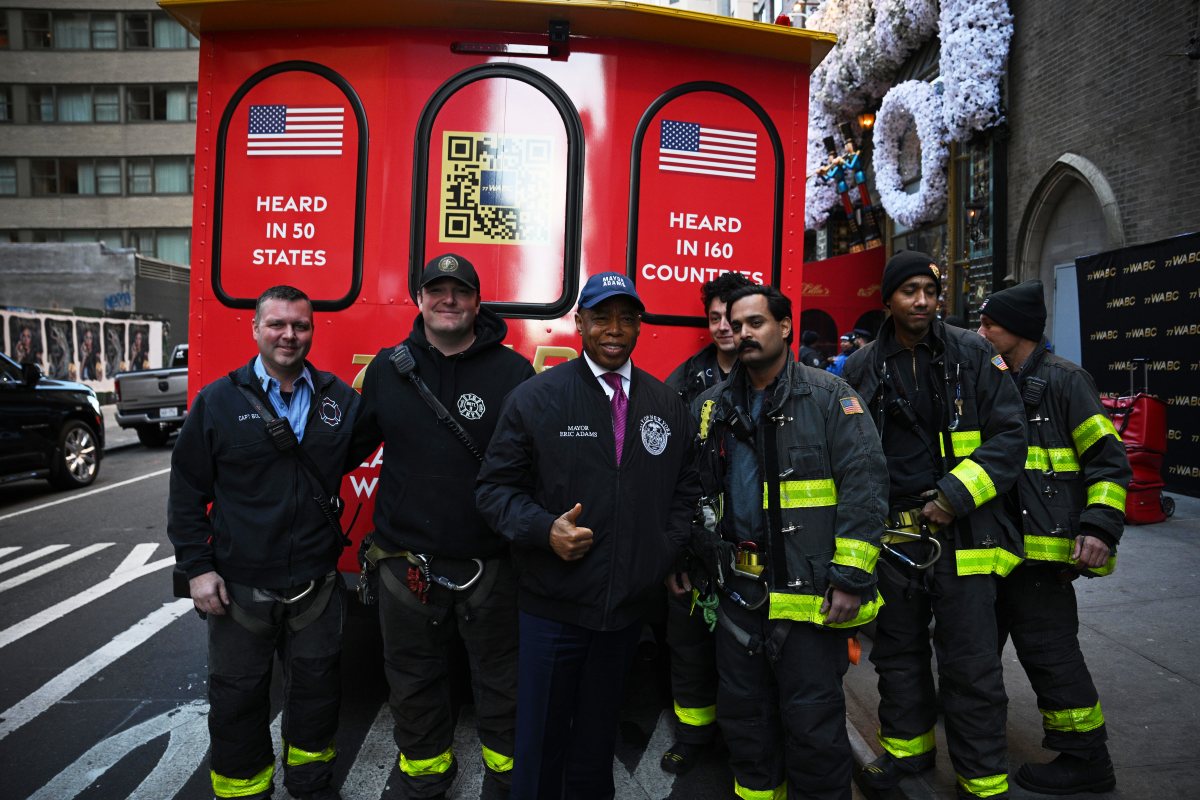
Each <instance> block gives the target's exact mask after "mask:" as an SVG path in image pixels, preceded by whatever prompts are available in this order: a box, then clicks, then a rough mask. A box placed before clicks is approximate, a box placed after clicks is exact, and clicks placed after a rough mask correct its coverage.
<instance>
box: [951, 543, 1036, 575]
mask: <svg viewBox="0 0 1200 800" xmlns="http://www.w3.org/2000/svg"><path fill="white" fill-rule="evenodd" d="M954 563H955V567H956V569H957V570H958V574H959V575H991V574H993V573H995V574H996V575H999V576H1000V577H1004V576H1005V575H1007V574H1008V573H1010V572H1012V571H1013V570H1014V569H1016V567H1017V565H1018V564H1020V563H1021V557H1020V556H1018V555H1015V554H1013V553H1010V552H1008V551H1007V550H1005V549H1004V548H1003V547H984V548H980V549H978V550H956V551H955V552H954Z"/></svg>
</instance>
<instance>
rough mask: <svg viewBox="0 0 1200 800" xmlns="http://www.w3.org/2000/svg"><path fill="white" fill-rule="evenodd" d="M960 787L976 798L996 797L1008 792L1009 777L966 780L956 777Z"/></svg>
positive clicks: (985, 777)
mask: <svg viewBox="0 0 1200 800" xmlns="http://www.w3.org/2000/svg"><path fill="white" fill-rule="evenodd" d="M955 777H957V778H958V785H959V786H961V787H962V789H963V791H964V792H966V793H967V794H970V795H972V796H974V797H995V796H996V795H998V794H1004V793H1005V792H1007V791H1008V775H985V776H984V777H982V778H964V777H963V776H962V775H956V776H955Z"/></svg>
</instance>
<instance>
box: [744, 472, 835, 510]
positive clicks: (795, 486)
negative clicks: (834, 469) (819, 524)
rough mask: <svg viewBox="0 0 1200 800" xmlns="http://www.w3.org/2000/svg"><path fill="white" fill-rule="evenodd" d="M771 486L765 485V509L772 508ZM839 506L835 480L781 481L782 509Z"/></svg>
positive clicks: (780, 501) (780, 504)
mask: <svg viewBox="0 0 1200 800" xmlns="http://www.w3.org/2000/svg"><path fill="white" fill-rule="evenodd" d="M770 496H771V489H770V485H769V484H766V483H764V484H763V506H762V507H763V508H770V505H769V504H768V501H769V500H770ZM836 505H837V486H835V485H834V483H833V478H825V479H822V480H815V481H780V482H779V507H780V508H818V507H821V506H836Z"/></svg>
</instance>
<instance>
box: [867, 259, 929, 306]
mask: <svg viewBox="0 0 1200 800" xmlns="http://www.w3.org/2000/svg"><path fill="white" fill-rule="evenodd" d="M914 275H928V276H929V277H931V278H933V280H934V283H936V284H937V291H938V294H941V293H942V271H941V270H940V269H938V266H937V264H935V263H934V261H933V259H932V258H931V257H929V256H927V255H925V254H924V253H918V252H917V251H916V250H901V251H900V252H899V253H896V255H894V256H892V257H891V258H890V259H888V262H887V266H886V267H884V268H883V287H882V292H881V293H882V294H883V302H884V303H887V301H888V298H889V297H891V296H892V292H894V291H896V290H897V289H899V288H900V284H902V283H904V282H905V281H906V280H908V279H909V278H911V277H912V276H914Z"/></svg>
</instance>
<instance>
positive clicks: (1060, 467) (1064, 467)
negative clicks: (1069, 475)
mask: <svg viewBox="0 0 1200 800" xmlns="http://www.w3.org/2000/svg"><path fill="white" fill-rule="evenodd" d="M1051 467H1054V471H1055V472H1078V471H1079V462H1078V461H1077V460H1076V459H1075V451H1074V450H1072V449H1071V448H1069V447H1051V448H1049V449H1047V448H1045V447H1037V446H1036V445H1030V446H1029V454H1028V455H1026V456H1025V469H1035V470H1038V471H1039V472H1046V471H1048V470H1049V469H1050V468H1051Z"/></svg>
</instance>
